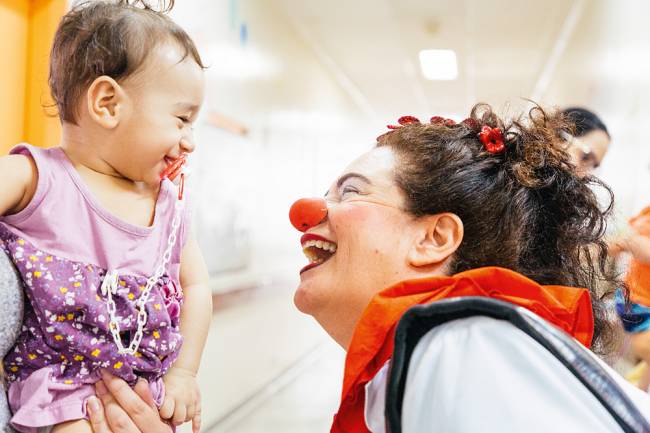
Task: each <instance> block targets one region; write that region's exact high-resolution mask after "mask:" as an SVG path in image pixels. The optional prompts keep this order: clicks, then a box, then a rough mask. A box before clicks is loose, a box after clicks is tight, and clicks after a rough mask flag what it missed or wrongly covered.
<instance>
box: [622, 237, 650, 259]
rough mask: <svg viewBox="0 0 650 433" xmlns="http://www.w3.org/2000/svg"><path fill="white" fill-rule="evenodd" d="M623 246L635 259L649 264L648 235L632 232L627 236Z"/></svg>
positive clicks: (649, 248) (649, 247)
mask: <svg viewBox="0 0 650 433" xmlns="http://www.w3.org/2000/svg"><path fill="white" fill-rule="evenodd" d="M625 247H626V249H627V251H628V252H629V253H630V254H632V256H633V257H634V258H635V259H636V260H638V261H640V262H643V263H645V264H647V265H650V237H647V236H643V235H640V234H638V233H634V234H632V235H630V236H629V237H628V238H627V240H626V242H625Z"/></svg>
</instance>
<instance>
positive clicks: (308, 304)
mask: <svg viewBox="0 0 650 433" xmlns="http://www.w3.org/2000/svg"><path fill="white" fill-rule="evenodd" d="M293 304H294V305H295V306H296V308H297V309H298V310H299V311H300V312H302V313H305V314H310V315H313V313H314V311H315V310H316V308H317V307H318V305H317V299H316V297H315V296H314V293H313V290H309V285H308V284H305V283H304V282H301V283H300V284H299V285H298V288H297V289H296V292H295V293H294V294H293Z"/></svg>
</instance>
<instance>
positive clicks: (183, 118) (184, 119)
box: [176, 116, 190, 123]
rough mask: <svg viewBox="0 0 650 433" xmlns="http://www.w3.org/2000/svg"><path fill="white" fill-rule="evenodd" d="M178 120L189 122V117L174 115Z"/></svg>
mask: <svg viewBox="0 0 650 433" xmlns="http://www.w3.org/2000/svg"><path fill="white" fill-rule="evenodd" d="M176 118H177V119H178V120H180V121H181V122H183V123H190V118H189V117H184V116H176Z"/></svg>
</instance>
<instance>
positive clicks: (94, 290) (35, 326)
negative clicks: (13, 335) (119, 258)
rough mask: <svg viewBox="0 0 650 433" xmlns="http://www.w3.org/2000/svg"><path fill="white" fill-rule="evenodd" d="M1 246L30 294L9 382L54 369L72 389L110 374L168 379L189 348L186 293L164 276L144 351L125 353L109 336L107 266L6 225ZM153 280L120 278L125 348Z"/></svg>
mask: <svg viewBox="0 0 650 433" xmlns="http://www.w3.org/2000/svg"><path fill="white" fill-rule="evenodd" d="M0 246H1V247H2V248H3V249H4V250H5V251H6V252H7V254H8V255H9V256H10V257H11V259H12V261H13V263H14V264H15V266H16V268H17V269H18V271H19V273H20V275H21V277H22V283H23V287H24V290H25V293H26V295H27V296H26V300H25V313H24V318H23V326H22V330H21V333H20V335H19V336H18V339H17V340H16V343H15V345H14V346H13V348H12V349H11V350H10V351H9V353H8V354H7V355H6V357H5V359H4V368H5V372H6V375H7V379H8V380H9V382H14V381H19V380H24V379H26V378H27V377H28V376H29V375H30V374H32V373H33V372H35V371H36V370H39V369H41V368H43V367H47V366H53V367H55V368H54V369H53V374H52V380H53V381H55V382H60V383H62V384H68V385H79V384H86V383H94V382H96V381H97V380H98V378H99V370H100V369H107V370H109V371H111V372H112V373H113V374H115V375H116V376H119V377H121V378H123V379H124V380H126V381H127V382H130V383H133V382H134V381H135V380H136V379H137V378H138V377H142V378H145V379H147V380H149V381H153V380H156V379H158V378H160V377H162V376H163V375H164V374H165V372H166V371H167V370H168V369H169V367H170V366H171V364H172V363H173V362H174V360H175V359H176V357H177V355H178V352H179V350H180V347H181V344H182V337H181V334H180V329H179V318H180V308H181V305H182V291H181V289H180V285H179V284H178V283H177V282H175V281H174V280H173V279H172V278H170V277H169V276H167V275H165V276H163V277H161V278H160V279H159V281H158V282H157V283H156V285H155V286H154V287H153V289H152V290H151V294H150V296H149V300H148V301H147V303H146V305H145V308H146V311H147V323H146V325H145V326H144V332H143V334H144V336H143V338H142V341H141V343H140V347H139V349H138V351H137V352H136V353H135V354H134V355H128V354H120V353H118V348H117V346H116V344H115V342H114V341H113V337H112V335H111V333H110V331H109V323H110V318H109V315H108V309H107V304H106V300H105V298H104V297H103V296H102V293H101V286H102V281H103V279H104V276H105V275H106V273H107V270H106V269H103V268H100V267H98V266H96V265H93V264H88V263H81V262H76V261H72V260H69V259H66V258H62V257H57V256H55V255H51V254H48V253H47V252H45V251H41V250H39V249H37V248H36V247H34V246H33V245H31V244H30V243H29V242H27V241H26V240H25V239H22V238H20V237H19V236H17V235H15V234H14V233H12V232H11V231H10V230H9V229H8V228H7V227H6V226H5V225H4V224H2V223H0ZM146 282H147V278H146V277H143V276H137V275H129V274H120V275H119V283H118V284H119V287H118V290H117V293H116V294H115V295H113V300H114V301H115V304H116V317H117V319H118V320H119V324H120V330H121V335H122V336H123V344H124V345H125V346H128V344H129V342H130V341H131V339H132V338H133V335H134V334H135V331H136V330H137V313H138V310H137V308H136V302H137V300H138V299H139V297H140V295H141V293H142V291H143V290H144V288H145V286H146Z"/></svg>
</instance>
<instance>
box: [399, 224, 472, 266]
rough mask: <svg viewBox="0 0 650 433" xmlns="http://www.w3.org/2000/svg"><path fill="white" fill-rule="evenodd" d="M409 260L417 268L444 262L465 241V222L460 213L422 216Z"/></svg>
mask: <svg viewBox="0 0 650 433" xmlns="http://www.w3.org/2000/svg"><path fill="white" fill-rule="evenodd" d="M418 222H419V227H418V228H417V232H416V237H415V238H414V242H413V245H412V246H411V249H410V251H409V253H408V261H409V264H410V265H411V266H414V267H416V268H421V267H426V266H433V265H439V264H442V263H443V262H444V261H445V260H446V259H447V258H448V257H450V256H451V255H453V254H454V253H455V252H456V250H457V249H458V246H459V245H460V243H461V242H462V241H463V233H464V232H463V222H462V221H461V219H460V218H459V217H458V215H456V214H453V213H441V214H436V215H427V216H425V217H422V218H420V220H419V221H418Z"/></svg>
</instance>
